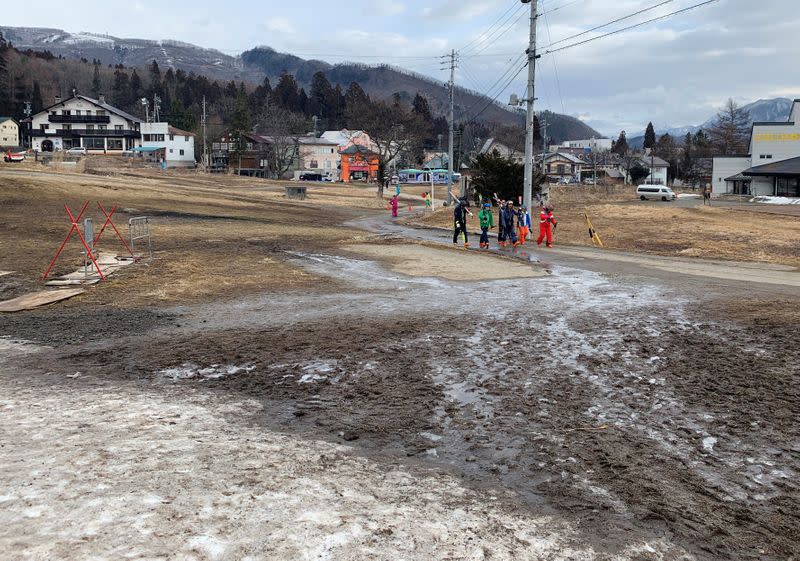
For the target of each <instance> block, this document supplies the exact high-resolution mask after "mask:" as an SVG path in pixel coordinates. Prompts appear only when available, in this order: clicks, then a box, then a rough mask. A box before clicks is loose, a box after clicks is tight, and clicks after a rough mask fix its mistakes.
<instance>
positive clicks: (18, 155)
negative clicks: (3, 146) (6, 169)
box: [3, 150, 25, 162]
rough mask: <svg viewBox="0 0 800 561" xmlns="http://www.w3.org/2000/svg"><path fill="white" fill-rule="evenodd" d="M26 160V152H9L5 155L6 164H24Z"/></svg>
mask: <svg viewBox="0 0 800 561" xmlns="http://www.w3.org/2000/svg"><path fill="white" fill-rule="evenodd" d="M24 160H25V152H12V151H11V150H9V151H8V152H6V153H5V154H4V155H3V161H4V162H22V161H24Z"/></svg>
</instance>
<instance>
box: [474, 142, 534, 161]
mask: <svg viewBox="0 0 800 561" xmlns="http://www.w3.org/2000/svg"><path fill="white" fill-rule="evenodd" d="M494 151H497V153H498V154H500V155H501V156H502V157H504V158H511V159H512V160H514V161H516V162H519V163H522V162H524V161H525V152H524V151H519V150H515V149H514V148H511V147H509V146H508V145H506V144H503V143H502V142H500V141H498V140H497V139H496V138H487V139H486V142H484V143H483V146H481V149H480V150H479V151H478V153H479V154H491V153H492V152H494Z"/></svg>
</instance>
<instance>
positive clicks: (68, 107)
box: [24, 95, 142, 154]
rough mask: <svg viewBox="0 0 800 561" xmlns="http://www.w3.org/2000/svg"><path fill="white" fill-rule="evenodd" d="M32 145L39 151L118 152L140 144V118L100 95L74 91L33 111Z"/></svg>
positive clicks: (28, 122)
mask: <svg viewBox="0 0 800 561" xmlns="http://www.w3.org/2000/svg"><path fill="white" fill-rule="evenodd" d="M24 122H25V123H26V124H27V125H29V132H30V138H31V147H32V148H33V149H34V150H37V151H40V152H53V151H56V150H69V149H70V148H78V147H81V148H86V149H87V150H88V151H89V152H90V153H94V154H107V153H110V154H115V153H116V154H121V153H122V152H124V151H126V150H133V149H134V148H136V147H138V146H140V145H141V143H142V140H141V135H140V132H139V125H140V124H141V122H142V121H141V119H139V118H137V117H134V116H133V115H130V114H129V113H126V112H124V111H122V110H120V109H117V108H116V107H112V106H111V105H108V104H107V103H106V102H105V99H104V98H103V96H100V99H92V98H90V97H86V96H85V95H73V96H72V97H70V98H68V99H65V100H63V101H62V100H61V99H60V98H56V101H55V103H54V104H53V105H51V106H50V107H48V108H47V109H44V110H42V111H40V112H39V113H37V114H35V115H32V116H31V117H30V118H28V119H25V121H24Z"/></svg>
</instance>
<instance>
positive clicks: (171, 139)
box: [169, 134, 175, 142]
mask: <svg viewBox="0 0 800 561" xmlns="http://www.w3.org/2000/svg"><path fill="white" fill-rule="evenodd" d="M169 140H170V142H172V141H173V140H175V135H174V134H171V135H169Z"/></svg>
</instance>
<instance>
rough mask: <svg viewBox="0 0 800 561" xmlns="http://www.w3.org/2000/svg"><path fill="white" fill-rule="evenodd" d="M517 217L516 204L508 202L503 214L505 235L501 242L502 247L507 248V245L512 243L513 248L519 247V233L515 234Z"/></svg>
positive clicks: (502, 221) (502, 220)
mask: <svg viewBox="0 0 800 561" xmlns="http://www.w3.org/2000/svg"><path fill="white" fill-rule="evenodd" d="M516 217H517V211H515V210H514V202H513V201H508V202H507V203H506V208H505V210H504V211H503V213H502V214H501V218H500V221H501V223H502V225H503V226H502V227H503V231H504V234H505V237H504V240H503V241H502V242H500V246H501V247H505V246H506V243H511V244H512V245H513V247H517V246H518V245H519V241H518V240H517V233H516V232H515V228H514V222H515V218H516ZM506 240H508V242H507V241H506Z"/></svg>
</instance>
